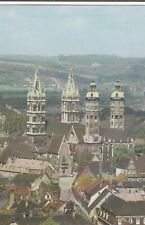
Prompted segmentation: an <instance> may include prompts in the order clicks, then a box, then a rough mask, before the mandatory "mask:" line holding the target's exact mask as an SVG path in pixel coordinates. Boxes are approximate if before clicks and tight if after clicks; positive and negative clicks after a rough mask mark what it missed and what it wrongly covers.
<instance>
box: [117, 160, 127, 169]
mask: <svg viewBox="0 0 145 225" xmlns="http://www.w3.org/2000/svg"><path fill="white" fill-rule="evenodd" d="M129 161H130V159H129V158H124V157H123V158H121V159H120V160H119V161H118V162H117V165H116V167H117V168H121V169H127V167H128V164H129Z"/></svg>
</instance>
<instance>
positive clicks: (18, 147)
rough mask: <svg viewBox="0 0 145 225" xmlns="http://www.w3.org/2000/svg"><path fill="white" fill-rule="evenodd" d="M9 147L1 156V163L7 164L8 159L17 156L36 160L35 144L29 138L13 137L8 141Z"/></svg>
mask: <svg viewBox="0 0 145 225" xmlns="http://www.w3.org/2000/svg"><path fill="white" fill-rule="evenodd" d="M7 142H8V147H7V148H6V149H5V150H4V151H3V153H2V154H1V155H0V162H1V163H5V162H6V161H7V159H8V157H11V156H15V157H21V158H26V159H32V158H34V155H33V144H32V142H31V140H30V139H29V137H25V136H17V137H15V136H12V137H9V138H8V139H7Z"/></svg>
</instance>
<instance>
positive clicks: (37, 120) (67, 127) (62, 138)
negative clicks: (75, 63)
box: [27, 67, 131, 176]
mask: <svg viewBox="0 0 145 225" xmlns="http://www.w3.org/2000/svg"><path fill="white" fill-rule="evenodd" d="M84 100H85V116H84V120H83V121H81V120H80V106H79V103H80V95H79V90H78V88H77V87H76V84H75V81H74V77H73V72H72V69H71V70H70V72H69V76H68V81H67V83H66V85H65V87H64V89H63V91H62V95H61V121H57V123H58V126H59V129H60V133H59V134H55V132H54V133H52V134H49V136H48V134H47V133H46V110H45V107H46V95H45V91H44V88H42V87H41V84H40V80H39V71H38V67H36V70H35V74H34V82H33V86H32V88H31V89H30V90H29V92H28V95H27V118H28V120H27V136H28V137H33V145H34V150H33V152H34V153H35V154H37V155H38V156H39V158H41V157H42V156H43V155H44V156H45V157H46V158H47V160H48V161H49V162H50V163H51V164H52V165H53V166H54V168H55V170H56V171H57V174H59V176H64V175H65V176H67V175H68V176H70V175H71V173H72V165H73V157H78V156H79V154H80V155H81V154H84V155H86V153H87V154H96V155H97V157H98V160H103V159H105V160H106V159H110V158H112V157H113V154H114V153H113V152H114V150H115V148H116V147H115V146H118V145H119V144H120V143H121V144H124V145H127V146H130V144H131V141H130V140H129V139H127V137H126V134H125V132H124V128H125V118H124V108H125V95H124V92H123V91H122V90H121V87H120V83H119V81H117V82H116V84H115V90H114V91H113V93H112V94H111V97H110V127H109V126H108V127H106V128H102V127H101V121H100V95H99V92H98V91H97V88H96V83H95V82H94V81H92V82H91V83H90V89H89V90H88V91H87V93H86V96H85V98H84ZM38 137H39V143H38V144H39V145H38V144H37V143H36V142H37V138H38ZM40 137H41V141H40ZM44 137H45V138H44ZM42 139H43V140H42ZM34 140H35V141H34ZM44 141H45V143H46V144H44ZM40 143H43V145H42V146H41V144H40ZM38 146H39V148H38ZM86 157H88V156H87V155H86Z"/></svg>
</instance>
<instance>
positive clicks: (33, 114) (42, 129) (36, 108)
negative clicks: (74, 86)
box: [27, 67, 46, 137]
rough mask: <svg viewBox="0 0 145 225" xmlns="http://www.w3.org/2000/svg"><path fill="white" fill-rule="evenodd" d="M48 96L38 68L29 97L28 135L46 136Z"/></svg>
mask: <svg viewBox="0 0 145 225" xmlns="http://www.w3.org/2000/svg"><path fill="white" fill-rule="evenodd" d="M45 107H46V95H45V91H44V88H42V87H41V84H40V80H39V71H38V67H36V70H35V75H34V82H33V86H32V88H31V89H30V90H29V92H28V95H27V135H29V136H33V137H34V136H38V135H46V117H45V114H46V111H45V110H46V109H45Z"/></svg>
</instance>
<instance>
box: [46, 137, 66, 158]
mask: <svg viewBox="0 0 145 225" xmlns="http://www.w3.org/2000/svg"><path fill="white" fill-rule="evenodd" d="M62 139H63V136H56V135H53V136H52V138H51V139H50V145H49V147H48V153H51V154H54V155H57V154H58V151H59V148H60V145H61V142H62Z"/></svg>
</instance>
